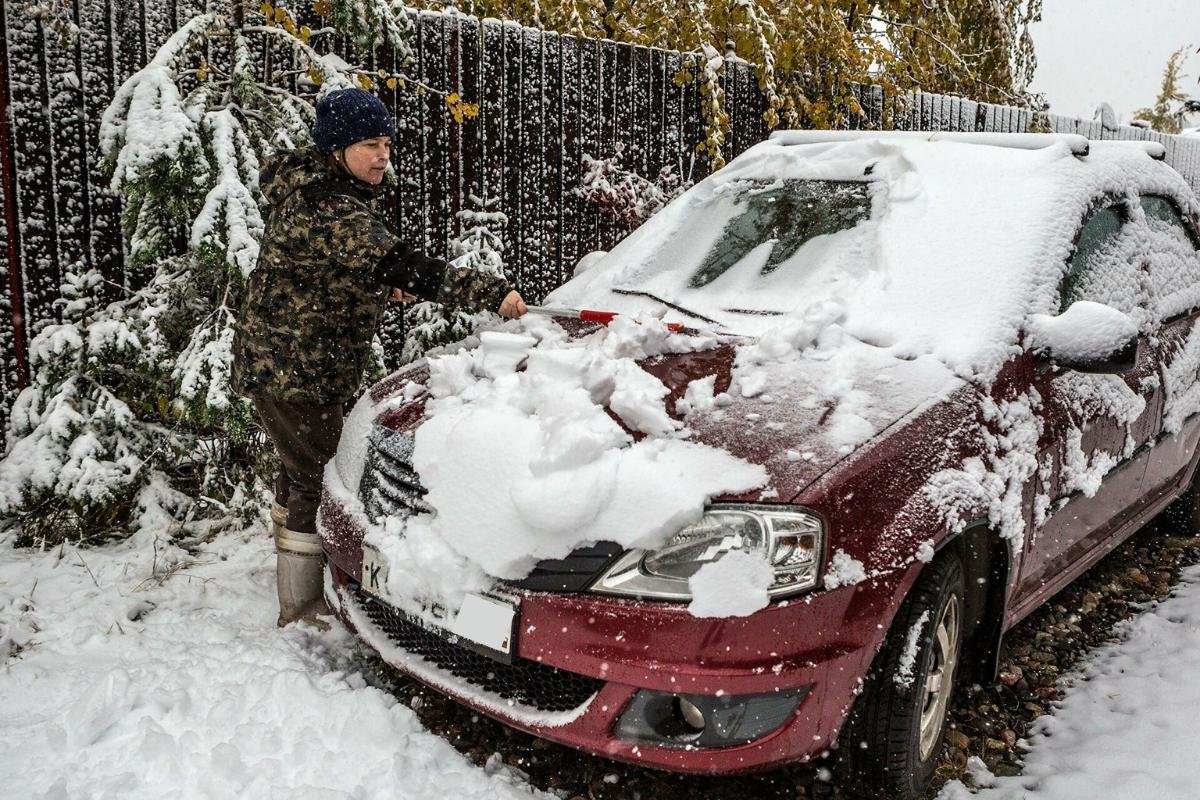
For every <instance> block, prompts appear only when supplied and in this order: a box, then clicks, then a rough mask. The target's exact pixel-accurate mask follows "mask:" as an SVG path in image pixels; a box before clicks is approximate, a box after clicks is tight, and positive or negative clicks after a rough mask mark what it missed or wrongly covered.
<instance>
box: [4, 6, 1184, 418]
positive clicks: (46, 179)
mask: <svg viewBox="0 0 1200 800" xmlns="http://www.w3.org/2000/svg"><path fill="white" fill-rule="evenodd" d="M68 6H69V8H70V9H71V11H72V13H73V15H74V18H75V21H76V22H77V24H79V26H80V27H81V28H82V29H83V34H82V35H81V36H80V37H79V40H78V42H77V43H76V44H74V45H72V46H70V47H67V48H62V47H60V46H59V45H58V44H57V43H56V42H54V41H52V39H51V38H48V36H49V37H52V36H53V34H49V35H48V34H47V32H46V31H44V30H43V28H42V24H41V23H40V22H39V21H38V20H36V19H33V18H31V17H29V16H28V15H27V14H26V13H25V11H24V10H23V4H21V3H16V2H5V3H4V7H3V15H2V16H0V47H3V48H4V51H3V52H0V69H3V74H2V75H0V103H2V104H3V111H4V122H5V124H4V125H3V126H0V160H2V161H3V167H4V170H3V180H2V181H0V192H2V193H3V199H4V208H5V213H6V222H7V224H6V225H4V226H0V251H2V252H4V253H6V254H7V258H6V259H5V260H4V262H3V267H4V275H3V285H4V287H5V288H4V292H3V294H2V296H0V417H7V412H8V409H9V407H10V404H11V402H12V399H13V398H14V397H15V395H16V392H17V391H18V389H19V387H20V386H21V385H22V383H23V381H24V380H25V373H26V370H27V365H26V363H25V348H26V346H27V344H28V341H29V339H30V338H32V336H33V335H34V334H36V333H37V331H38V330H39V328H40V327H41V326H44V325H46V324H48V323H50V322H53V321H56V319H57V315H58V313H59V311H58V303H57V302H56V301H57V300H58V299H59V295H60V289H59V287H60V285H61V284H62V278H63V274H64V272H66V271H68V270H74V269H79V268H88V267H95V268H98V269H99V270H101V271H102V272H103V274H104V275H105V276H106V277H107V278H108V280H109V281H111V282H112V283H113V284H115V285H123V286H130V285H134V284H136V283H137V281H138V280H139V277H140V276H136V275H130V274H128V272H127V271H126V269H125V266H124V263H125V262H124V245H123V242H122V240H121V236H120V202H119V200H118V199H117V198H115V197H114V196H113V195H112V194H111V193H110V192H109V191H108V189H107V186H108V180H107V178H106V177H105V176H104V175H103V174H102V173H101V170H100V165H99V152H98V145H97V135H98V129H99V120H100V116H101V114H102V112H103V110H104V108H105V107H106V105H107V103H108V101H109V99H110V98H111V97H112V95H113V93H114V91H115V90H116V88H117V87H118V86H119V85H120V84H121V82H123V81H124V80H125V79H126V78H127V77H128V76H129V75H131V74H132V73H133V72H135V71H136V70H137V69H139V68H140V67H141V66H142V65H143V64H145V63H146V61H147V60H148V58H149V57H150V56H152V55H153V53H154V51H155V50H156V48H157V47H158V46H159V45H160V44H161V43H162V42H163V41H164V40H165V39H166V37H167V36H169V35H170V33H171V32H172V31H174V30H175V29H176V28H177V27H179V25H180V24H182V23H183V22H185V21H186V20H187V19H189V18H190V17H191V16H192V15H194V14H196V13H199V12H200V11H201V10H202V8H203V6H204V2H203V0H73V2H72V3H70V4H68ZM414 19H415V22H416V35H415V39H414V41H413V49H414V52H415V54H416V63H415V64H413V65H412V66H411V67H410V68H409V70H408V71H409V72H410V74H412V76H413V77H414V78H416V79H418V80H420V81H421V82H423V83H426V84H428V85H431V86H435V87H441V88H446V89H453V90H456V91H459V92H460V93H461V94H462V96H463V97H464V98H465V99H467V100H468V101H471V102H477V103H479V104H480V114H479V116H478V117H477V118H476V119H473V120H467V121H466V122H464V123H463V124H461V125H460V124H457V123H454V122H452V121H450V120H449V118H448V115H447V113H446V110H445V107H444V103H443V102H442V100H441V98H440V97H438V96H436V95H432V94H425V95H419V94H417V93H415V92H399V93H397V94H396V95H395V97H392V96H391V95H390V93H386V94H385V99H388V100H389V101H390V102H391V103H392V105H393V109H394V112H395V114H396V117H397V120H398V122H399V126H400V135H399V137H398V139H397V142H396V147H395V148H394V162H395V167H396V172H397V176H398V177H399V186H398V190H397V192H396V197H395V200H396V203H395V209H396V212H395V213H396V215H397V222H398V224H399V226H400V229H401V231H404V232H407V234H408V235H410V236H413V237H419V241H420V242H421V244H422V245H423V247H424V248H425V249H426V250H427V251H428V252H430V253H433V254H440V255H445V254H446V249H447V246H448V244H449V242H450V240H451V239H452V238H453V236H454V235H455V234H456V232H457V231H456V226H457V222H456V216H455V215H456V213H457V212H458V211H459V210H461V209H462V208H463V207H464V203H465V202H466V200H467V198H468V197H469V196H470V195H472V194H473V195H477V196H480V197H488V198H496V199H497V201H498V208H499V210H501V211H503V212H504V213H505V214H506V215H507V216H508V220H509V222H508V225H507V229H506V230H505V232H504V240H505V249H506V254H505V255H506V262H507V264H508V268H509V270H510V273H511V275H512V276H513V277H514V278H515V280H516V282H517V284H518V285H519V286H520V288H521V289H522V291H523V292H524V293H525V294H526V295H527V296H529V297H531V298H540V297H542V296H543V295H544V294H545V293H546V292H547V291H549V290H550V289H552V288H554V287H555V286H557V285H559V284H560V283H561V282H562V281H563V280H564V277H565V276H566V275H568V274H569V273H570V270H571V268H572V266H573V265H574V263H575V261H576V260H577V259H578V258H579V257H580V256H581V255H583V254H585V253H588V252H590V251H592V250H597V249H608V248H610V247H611V246H612V245H613V244H614V243H615V242H616V241H618V240H619V239H620V238H621V237H622V236H623V235H624V234H625V233H626V228H625V227H624V225H623V224H622V223H620V222H617V221H615V220H612V219H610V218H608V217H606V216H605V215H604V214H602V213H601V212H600V211H599V210H598V209H597V208H596V207H594V206H592V205H590V204H588V203H586V202H585V201H584V200H582V199H581V198H580V197H579V196H577V195H576V193H575V192H574V189H575V188H576V187H578V186H579V183H580V179H581V177H582V167H581V158H582V156H583V155H584V154H589V155H592V156H595V157H606V156H610V155H613V154H614V152H615V151H616V148H617V146H618V145H621V146H623V149H624V154H623V158H622V162H623V164H624V165H625V166H627V167H628V168H630V169H632V170H634V171H636V172H638V173H640V174H642V175H645V176H650V177H652V176H654V175H656V174H657V173H658V171H659V170H660V169H661V168H662V167H664V166H672V167H674V168H675V169H676V170H677V171H679V172H680V173H682V174H683V175H684V176H685V177H687V176H690V177H693V178H699V177H702V176H703V175H704V174H706V173H707V171H708V163H707V160H706V159H705V158H704V157H703V156H701V155H698V154H695V151H694V145H695V143H696V142H698V141H699V140H700V139H701V137H702V130H703V125H702V122H701V119H700V99H699V96H698V89H697V86H696V84H695V83H686V82H684V83H680V82H677V81H676V80H675V76H676V74H677V73H679V72H680V70H681V68H682V66H683V57H682V56H681V55H680V54H679V53H675V52H671V51H666V50H658V49H652V48H646V47H634V46H629V45H623V44H617V43H615V42H611V41H598V40H589V39H577V38H575V37H572V36H560V35H558V34H555V33H549V32H545V31H540V30H532V29H528V28H522V27H520V26H518V25H516V24H513V23H503V22H500V21H497V20H484V21H482V22H481V21H479V20H475V19H472V18H469V17H462V16H450V15H443V14H434V13H420V14H416V15H414ZM337 44H338V43H337V42H331V43H328V45H327V46H337ZM387 58H389V59H390V57H387ZM367 66H368V67H370V68H374V67H376V66H385V67H387V66H390V67H393V68H394V66H395V65H394V64H384V63H382V62H381V63H380V64H375V63H374V62H371V63H369V64H368V65H367ZM723 82H724V89H725V92H726V107H727V111H728V113H729V116H730V121H731V128H732V130H731V134H730V137H729V140H728V141H727V143H726V146H725V148H724V152H725V155H726V157H727V158H728V157H732V156H734V155H736V154H738V153H740V152H742V151H743V150H745V149H746V148H747V147H749V146H750V145H751V144H754V143H755V142H757V141H760V140H761V139H762V138H764V137H765V135H766V133H767V131H766V128H765V125H764V123H763V121H762V111H763V98H762V95H761V93H760V92H759V90H758V88H757V80H756V78H755V75H754V68H753V66H752V65H749V64H746V63H745V62H743V61H740V60H730V61H727V63H726V70H725V75H724V78H723ZM862 99H863V104H864V107H865V108H866V110H867V113H868V116H869V117H870V121H871V123H872V124H878V122H879V121H880V120H883V119H888V120H891V121H893V123H894V125H895V126H896V127H899V128H907V129H922V130H926V129H928V130H994V131H1026V130H1028V129H1029V127H1030V124H1031V122H1032V120H1031V116H1030V114H1029V113H1028V112H1025V111H1022V110H1018V109H1014V108H1006V107H1002V106H994V105H987V104H982V103H974V102H971V101H969V100H964V99H961V98H956V97H945V96H940V95H926V94H919V95H917V96H916V97H915V98H909V99H907V100H906V99H903V98H902V99H896V98H885V97H884V96H883V95H882V93H881V92H878V91H876V90H874V89H871V88H866V89H864V90H863V95H862ZM897 104H899V105H897ZM1050 122H1051V124H1052V126H1053V129H1054V130H1056V131H1062V132H1072V133H1081V134H1083V135H1085V136H1088V137H1090V138H1104V139H1109V138H1119V139H1156V140H1158V141H1162V142H1163V143H1164V144H1166V146H1167V151H1168V156H1167V157H1168V160H1169V161H1170V162H1171V163H1172V164H1173V165H1175V166H1176V167H1177V168H1178V169H1180V171H1181V172H1183V173H1184V174H1185V175H1186V176H1188V178H1189V180H1190V181H1191V182H1192V184H1193V186H1196V187H1197V188H1198V189H1200V139H1197V140H1194V141H1192V140H1186V139H1179V138H1177V137H1168V136H1161V135H1159V134H1154V133H1150V132H1148V131H1144V130H1140V129H1137V128H1126V127H1122V128H1119V129H1115V130H1105V129H1103V128H1102V127H1101V126H1100V124H1099V123H1093V122H1089V121H1084V120H1075V119H1068V118H1063V117H1056V116H1053V115H1052V116H1051V117H1050ZM395 323H396V320H394V319H393V320H391V330H392V331H393V332H394V331H395Z"/></svg>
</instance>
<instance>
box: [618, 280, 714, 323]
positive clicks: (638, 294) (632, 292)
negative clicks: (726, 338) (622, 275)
mask: <svg viewBox="0 0 1200 800" xmlns="http://www.w3.org/2000/svg"><path fill="white" fill-rule="evenodd" d="M611 291H612V292H613V293H614V294H626V295H632V296H636V297H647V298H649V299H651V300H654V301H655V302H658V303H662V304H663V305H664V306H666V307H667V308H669V309H672V310H673V311H678V312H679V313H680V314H687V315H688V316H689V317H693V318H695V319H699V320H704V321H705V322H707V323H709V324H711V325H718V326H720V327H722V328H723V327H725V326H724V325H721V323H719V322H717V321H716V320H715V319H709V318H708V317H706V316H704V315H703V314H697V313H696V312H695V311H688V310H687V309H686V308H684V307H683V306H677V305H675V304H674V303H669V302H667V301H666V300H663V299H662V298H661V297H658V296H656V295H652V294H650V293H649V292H643V291H641V290H638V289H612V290H611Z"/></svg>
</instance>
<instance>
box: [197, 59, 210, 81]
mask: <svg viewBox="0 0 1200 800" xmlns="http://www.w3.org/2000/svg"><path fill="white" fill-rule="evenodd" d="M196 80H198V81H200V82H201V83H204V82H205V81H206V80H208V59H201V60H200V68H199V69H197V70H196Z"/></svg>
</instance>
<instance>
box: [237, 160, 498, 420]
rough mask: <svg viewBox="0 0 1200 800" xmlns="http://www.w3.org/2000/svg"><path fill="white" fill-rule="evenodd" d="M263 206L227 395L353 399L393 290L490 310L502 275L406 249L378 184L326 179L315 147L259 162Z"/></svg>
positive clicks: (328, 174)
mask: <svg viewBox="0 0 1200 800" xmlns="http://www.w3.org/2000/svg"><path fill="white" fill-rule="evenodd" d="M260 185H261V186H262V189H263V192H264V194H265V196H266V199H267V202H268V204H269V211H268V215H267V220H266V230H265V231H264V233H263V239H262V245H261V248H260V250H259V254H258V263H257V264H256V266H255V268H254V271H253V272H252V273H251V274H250V278H249V281H248V283H247V287H246V295H245V298H244V300H243V301H242V306H241V309H240V313H239V316H238V324H237V331H236V335H235V337H234V343H233V371H232V376H231V377H232V384H233V388H234V389H235V390H236V391H238V392H241V393H242V394H246V395H250V396H257V397H269V398H272V399H275V400H284V401H288V402H300V403H314V404H323V403H336V402H344V401H346V400H348V399H349V398H351V397H353V396H354V395H355V394H356V393H357V392H358V389H359V385H360V383H361V381H362V375H363V370H364V368H365V367H366V364H367V358H368V356H369V354H370V349H371V338H372V336H373V335H374V334H375V330H376V328H377V327H378V325H379V320H380V318H381V317H382V315H383V310H384V308H385V307H386V305H387V300H388V295H389V294H390V293H391V288H392V286H397V287H399V288H402V289H404V290H405V291H407V292H409V293H411V294H415V295H417V296H418V297H420V298H421V299H424V300H433V301H435V302H438V303H444V304H448V305H453V306H459V307H463V308H467V309H471V310H493V311H494V310H496V309H497V308H499V306H500V302H501V301H502V300H503V299H504V295H505V294H507V293H508V291H509V290H510V286H509V285H508V282H507V281H505V280H504V279H502V278H496V277H494V276H491V275H485V274H483V273H480V272H478V271H476V270H464V269H455V268H453V267H450V266H449V265H448V264H446V263H445V262H443V261H441V260H439V259H433V258H427V257H426V256H424V255H422V254H421V253H419V252H417V251H415V250H413V249H412V248H410V247H408V246H407V245H405V244H404V243H403V241H402V240H401V239H400V237H399V236H398V235H397V234H396V232H395V231H394V230H393V229H392V228H391V227H390V226H389V225H388V223H387V220H386V218H385V216H384V213H383V210H382V208H381V202H382V193H383V191H384V187H383V186H382V185H381V186H378V187H373V186H370V185H369V184H366V183H363V182H362V181H359V180H356V179H355V178H353V177H349V176H339V175H335V174H333V173H332V172H331V171H330V170H329V169H328V168H327V167H326V166H325V163H324V159H323V158H322V157H321V156H320V155H319V154H317V153H316V152H315V151H312V150H296V151H291V152H288V153H283V154H280V155H278V156H275V157H273V158H270V159H268V160H267V161H266V163H265V165H264V167H263V170H262V175H261V179H260Z"/></svg>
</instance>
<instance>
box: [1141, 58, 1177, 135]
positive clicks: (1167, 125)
mask: <svg viewBox="0 0 1200 800" xmlns="http://www.w3.org/2000/svg"><path fill="white" fill-rule="evenodd" d="M1186 55H1187V48H1186V47H1181V48H1179V49H1178V50H1176V51H1175V52H1174V53H1172V54H1171V57H1170V58H1169V59H1167V66H1166V67H1165V68H1164V69H1163V79H1162V88H1161V89H1160V90H1159V92H1158V98H1157V99H1156V100H1155V101H1154V105H1152V106H1150V107H1149V108H1139V109H1138V110H1137V111H1135V112H1134V114H1133V118H1134V119H1140V120H1145V121H1146V122H1148V123H1150V127H1151V128H1153V129H1154V130H1156V131H1158V132H1160V133H1179V131H1180V129H1181V128H1182V124H1181V117H1182V115H1181V114H1180V108H1179V107H1182V105H1183V104H1184V103H1186V102H1187V100H1188V99H1189V98H1188V95H1187V93H1185V92H1184V91H1183V90H1182V89H1180V88H1179V84H1180V82H1181V81H1182V80H1183V78H1184V77H1186V76H1185V75H1183V60H1184V58H1185V57H1186Z"/></svg>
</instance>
